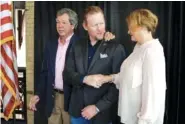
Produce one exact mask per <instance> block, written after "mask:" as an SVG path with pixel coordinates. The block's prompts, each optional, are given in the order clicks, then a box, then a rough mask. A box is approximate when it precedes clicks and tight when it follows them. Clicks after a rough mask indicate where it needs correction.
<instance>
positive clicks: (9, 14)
mask: <svg viewBox="0 0 185 124" xmlns="http://www.w3.org/2000/svg"><path fill="white" fill-rule="evenodd" d="M0 15H1V19H2V18H4V17H7V16H9V17H11V12H10V11H9V10H3V11H1V12H0Z"/></svg>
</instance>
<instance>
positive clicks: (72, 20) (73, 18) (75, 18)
mask: <svg viewBox="0 0 185 124" xmlns="http://www.w3.org/2000/svg"><path fill="white" fill-rule="evenodd" d="M63 14H67V15H68V16H69V22H70V23H71V24H72V25H74V27H75V29H76V28H77V25H78V15H77V14H76V12H75V11H73V10H71V9H69V8H62V9H60V10H58V11H57V16H61V15H63Z"/></svg>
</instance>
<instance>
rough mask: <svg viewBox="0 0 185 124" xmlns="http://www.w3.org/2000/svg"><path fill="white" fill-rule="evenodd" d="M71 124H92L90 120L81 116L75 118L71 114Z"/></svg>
mask: <svg viewBox="0 0 185 124" xmlns="http://www.w3.org/2000/svg"><path fill="white" fill-rule="evenodd" d="M71 124H92V121H90V120H87V119H85V118H83V117H79V118H75V117H73V116H71Z"/></svg>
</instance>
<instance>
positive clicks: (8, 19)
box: [1, 16, 12, 25]
mask: <svg viewBox="0 0 185 124" xmlns="http://www.w3.org/2000/svg"><path fill="white" fill-rule="evenodd" d="M11 21H12V19H11V18H10V16H6V17H4V18H1V25H4V24H7V23H9V22H11Z"/></svg>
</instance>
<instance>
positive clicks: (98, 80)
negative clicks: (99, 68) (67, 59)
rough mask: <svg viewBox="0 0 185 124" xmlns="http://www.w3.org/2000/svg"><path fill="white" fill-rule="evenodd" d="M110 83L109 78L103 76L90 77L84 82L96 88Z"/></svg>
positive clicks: (85, 78)
mask: <svg viewBox="0 0 185 124" xmlns="http://www.w3.org/2000/svg"><path fill="white" fill-rule="evenodd" d="M108 81H109V76H106V75H102V74H94V75H88V76H85V77H84V80H83V82H84V83H85V84H87V85H89V86H92V87H94V88H99V87H101V86H102V85H103V84H104V83H106V82H108Z"/></svg>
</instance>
